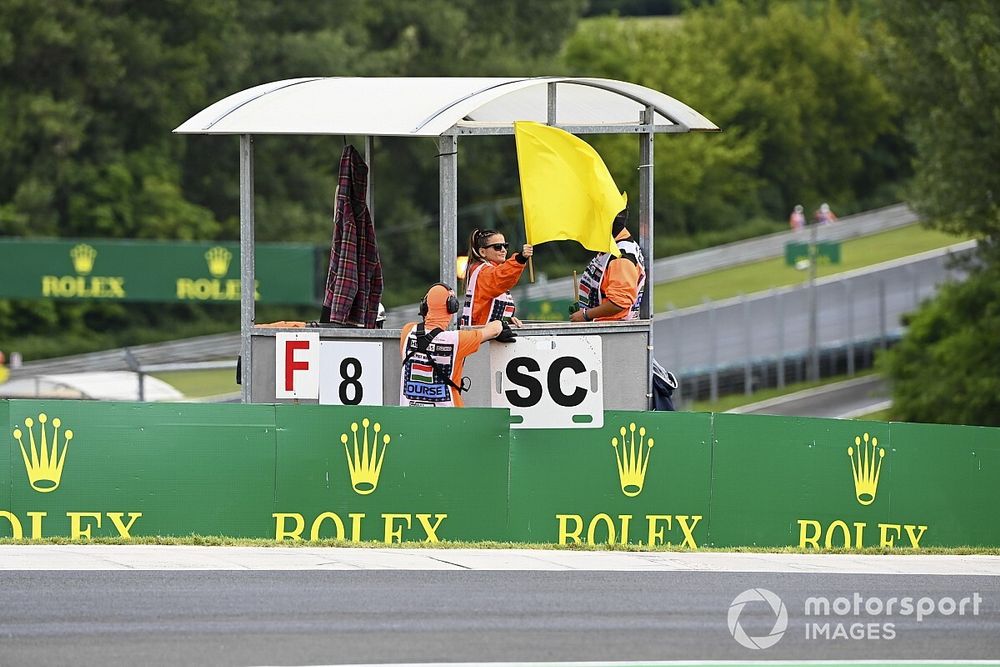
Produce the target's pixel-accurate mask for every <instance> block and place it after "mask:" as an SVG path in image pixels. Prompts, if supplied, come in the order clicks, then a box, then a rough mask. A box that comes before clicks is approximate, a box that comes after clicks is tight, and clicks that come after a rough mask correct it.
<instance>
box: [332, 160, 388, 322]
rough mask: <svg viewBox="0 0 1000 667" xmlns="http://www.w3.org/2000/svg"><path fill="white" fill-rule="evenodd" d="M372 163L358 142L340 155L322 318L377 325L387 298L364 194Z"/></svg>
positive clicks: (373, 226)
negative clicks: (367, 161)
mask: <svg viewBox="0 0 1000 667" xmlns="http://www.w3.org/2000/svg"><path fill="white" fill-rule="evenodd" d="M367 189H368V165H366V164H365V161H364V159H363V158H362V157H361V155H360V153H358V151H357V150H355V148H354V146H350V145H348V146H345V147H344V152H343V154H342V155H341V156H340V176H339V178H338V181H337V196H336V200H335V202H334V207H333V238H332V240H331V242H330V267H329V269H328V270H327V276H326V293H325V295H324V299H323V314H322V316H321V317H320V321H322V322H332V323H334V324H344V325H348V326H357V327H364V328H366V329H374V328H375V318H376V317H377V316H378V304H379V301H380V300H381V299H382V262H381V260H380V259H379V255H378V243H377V242H376V240H375V225H374V223H373V222H372V217H371V213H370V212H369V210H368V203H367V201H366V199H365V194H366V191H367Z"/></svg>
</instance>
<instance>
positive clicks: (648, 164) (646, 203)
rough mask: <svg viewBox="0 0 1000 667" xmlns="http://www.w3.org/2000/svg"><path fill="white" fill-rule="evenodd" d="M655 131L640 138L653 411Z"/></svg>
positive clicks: (647, 113)
mask: <svg viewBox="0 0 1000 667" xmlns="http://www.w3.org/2000/svg"><path fill="white" fill-rule="evenodd" d="M639 122H640V123H642V124H643V125H647V126H650V127H651V126H652V125H653V107H651V106H647V107H646V108H645V109H644V110H643V111H642V113H641V114H640V115H639ZM655 138H656V135H654V134H653V133H652V132H644V133H642V134H640V135H639V247H640V248H642V255H643V258H644V259H645V265H644V266H643V270H644V271H645V272H646V283H645V287H644V288H643V292H644V294H643V295H642V302H641V304H640V305H639V317H640V318H641V319H644V320H649V321H650V322H649V323H650V326H649V333H648V340H647V342H646V350H647V353H646V396H647V398H648V401H649V408H650V409H652V407H653V351H654V341H653V326H652V324H653V323H652V320H653V314H654V309H653V282H654V281H653V140H654V139H655Z"/></svg>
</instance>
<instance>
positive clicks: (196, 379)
mask: <svg viewBox="0 0 1000 667" xmlns="http://www.w3.org/2000/svg"><path fill="white" fill-rule="evenodd" d="M151 375H153V376H154V377H156V378H158V379H160V380H163V381H164V382H166V383H167V384H169V385H171V386H173V387H174V388H176V389H177V391H179V392H181V393H182V394H184V396H186V397H187V398H204V397H206V396H219V395H222V394H234V393H236V392H238V391H239V390H240V386H239V385H238V384H236V369H234V368H220V369H215V370H197V371H170V372H167V373H152V374H151Z"/></svg>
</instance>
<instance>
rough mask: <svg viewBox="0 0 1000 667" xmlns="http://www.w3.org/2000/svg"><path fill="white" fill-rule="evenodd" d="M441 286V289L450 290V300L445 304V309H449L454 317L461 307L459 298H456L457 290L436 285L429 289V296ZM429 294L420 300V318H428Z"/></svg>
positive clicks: (443, 285)
mask: <svg viewBox="0 0 1000 667" xmlns="http://www.w3.org/2000/svg"><path fill="white" fill-rule="evenodd" d="M438 285H440V286H441V287H443V288H445V289H446V290H448V300H447V301H446V302H445V308H447V309H448V314H449V315H454V314H455V313H457V312H458V309H459V308H460V307H461V306H460V305H459V303H458V297H457V296H455V290H453V289H452V288H450V287H448V286H447V285H445V284H444V283H434V284H433V285H431V286H430V287H428V288H427V294H430V292H431V290H432V289H434V288H435V287H437V286H438ZM427 294H424V298H422V299H421V300H420V317H427Z"/></svg>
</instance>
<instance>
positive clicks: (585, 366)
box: [490, 336, 604, 428]
mask: <svg viewBox="0 0 1000 667" xmlns="http://www.w3.org/2000/svg"><path fill="white" fill-rule="evenodd" d="M602 373H603V369H602V366H601V337H600V336H532V337H531V338H528V337H520V338H518V339H517V340H516V341H514V342H513V343H507V344H503V343H491V344H490V405H492V406H493V407H495V408H509V409H510V414H511V417H512V419H511V422H512V423H511V428H601V427H602V426H604V383H603V379H602V378H603V374H602Z"/></svg>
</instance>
